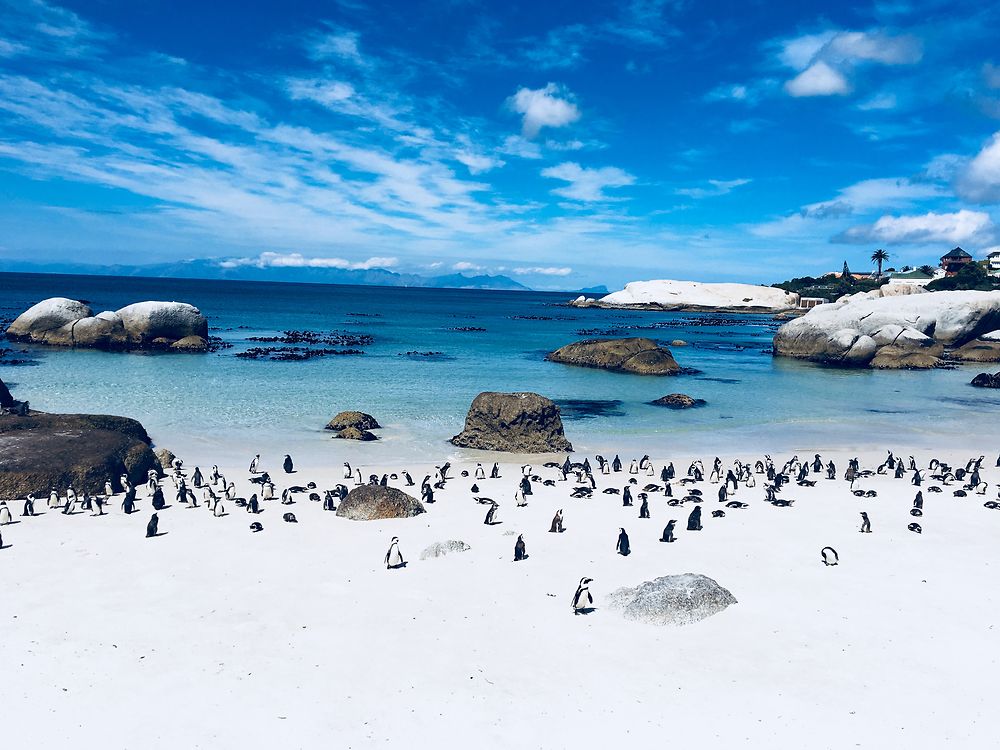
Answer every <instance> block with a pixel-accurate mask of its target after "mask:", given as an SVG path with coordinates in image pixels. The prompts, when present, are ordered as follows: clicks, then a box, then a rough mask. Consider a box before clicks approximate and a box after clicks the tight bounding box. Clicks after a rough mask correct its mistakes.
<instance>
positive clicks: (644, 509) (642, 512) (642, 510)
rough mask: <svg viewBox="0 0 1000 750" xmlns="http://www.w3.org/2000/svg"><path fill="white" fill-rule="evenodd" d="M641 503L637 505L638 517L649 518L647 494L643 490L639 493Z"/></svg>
mask: <svg viewBox="0 0 1000 750" xmlns="http://www.w3.org/2000/svg"><path fill="white" fill-rule="evenodd" d="M639 499H640V500H642V505H640V506H639V518H649V496H648V495H647V494H646V493H645V492H641V493H639Z"/></svg>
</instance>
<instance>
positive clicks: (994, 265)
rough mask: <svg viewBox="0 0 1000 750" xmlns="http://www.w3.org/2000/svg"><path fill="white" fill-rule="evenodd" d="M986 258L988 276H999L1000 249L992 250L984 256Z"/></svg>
mask: <svg viewBox="0 0 1000 750" xmlns="http://www.w3.org/2000/svg"><path fill="white" fill-rule="evenodd" d="M986 260H987V261H989V268H988V270H989V272H990V276H1000V250H994V251H993V252H992V253H990V254H989V255H987V256H986Z"/></svg>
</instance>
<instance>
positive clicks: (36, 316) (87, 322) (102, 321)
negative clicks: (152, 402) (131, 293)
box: [7, 297, 208, 352]
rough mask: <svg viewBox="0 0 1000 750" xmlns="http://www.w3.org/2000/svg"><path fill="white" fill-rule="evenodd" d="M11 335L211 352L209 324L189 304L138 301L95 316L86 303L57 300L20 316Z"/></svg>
mask: <svg viewBox="0 0 1000 750" xmlns="http://www.w3.org/2000/svg"><path fill="white" fill-rule="evenodd" d="M7 337H8V338H9V339H11V340H13V341H25V342H31V343H36V344H49V345H50V346H75V347H81V348H91V349H109V350H124V349H172V350H173V351H189V352H190V351H196V352H203V351H206V350H207V349H208V343H207V341H208V321H207V320H206V319H205V316H203V315H202V314H201V312H200V311H199V310H198V308H196V307H194V306H192V305H188V304H186V303H184V302H137V303H136V304H134V305H128V306H126V307H123V308H121V309H120V310H118V311H116V312H111V311H105V312H102V313H98V314H97V315H94V314H93V311H92V310H91V309H90V307H89V306H87V305H85V304H84V303H82V302H77V301H76V300H71V299H66V298H64V297H53V298H51V299H47V300H43V301H41V302H39V303H38V304H37V305H34V306H33V307H31V308H29V309H28V310H26V311H25V312H23V313H21V315H20V316H19V317H18V318H17V319H16V320H15V321H14V322H13V323H11V325H10V327H9V328H8V329H7Z"/></svg>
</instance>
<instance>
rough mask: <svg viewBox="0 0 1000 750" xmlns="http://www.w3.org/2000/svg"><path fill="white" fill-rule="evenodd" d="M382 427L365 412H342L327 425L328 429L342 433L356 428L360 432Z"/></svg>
mask: <svg viewBox="0 0 1000 750" xmlns="http://www.w3.org/2000/svg"><path fill="white" fill-rule="evenodd" d="M381 426H382V425H380V424H379V423H378V420H377V419H375V417H373V416H372V415H371V414H365V413H364V412H363V411H342V412H340V414H338V415H337V416H335V417H334V418H333V419H331V420H330V421H329V422H328V423H327V425H326V429H328V430H337V431H340V430H345V429H347V428H348V427H356V428H357V429H359V430H377V429H379V428H380V427H381Z"/></svg>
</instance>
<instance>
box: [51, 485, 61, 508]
mask: <svg viewBox="0 0 1000 750" xmlns="http://www.w3.org/2000/svg"><path fill="white" fill-rule="evenodd" d="M58 507H59V493H57V492H56V491H55V488H53V489H51V490H50V491H49V508H58Z"/></svg>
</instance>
